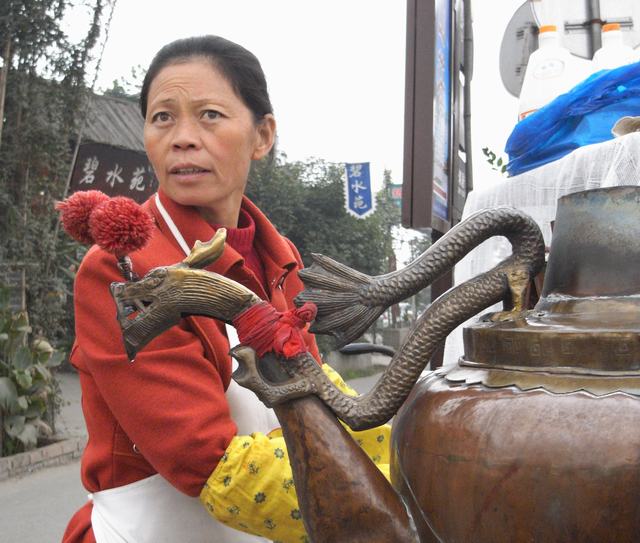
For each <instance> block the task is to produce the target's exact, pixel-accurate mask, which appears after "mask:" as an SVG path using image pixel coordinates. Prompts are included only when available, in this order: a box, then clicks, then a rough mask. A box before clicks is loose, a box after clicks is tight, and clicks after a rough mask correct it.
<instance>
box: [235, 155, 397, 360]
mask: <svg viewBox="0 0 640 543" xmlns="http://www.w3.org/2000/svg"><path fill="white" fill-rule="evenodd" d="M343 168H344V166H343V165H341V164H333V163H329V162H325V161H323V160H316V159H313V160H309V161H307V162H287V160H286V155H283V154H281V155H279V156H278V157H277V158H276V159H274V160H273V161H271V162H269V161H262V162H260V163H258V164H257V165H255V166H254V168H253V169H252V172H251V175H250V178H249V184H248V187H247V194H248V196H249V197H250V198H251V199H252V200H253V201H254V202H255V203H256V204H257V205H258V206H259V207H260V208H261V209H262V210H263V211H264V212H265V213H266V214H267V215H268V216H269V218H270V220H271V221H272V222H273V223H274V224H275V226H276V227H277V228H278V230H279V231H280V232H281V233H282V234H284V235H285V236H287V237H288V238H289V239H290V240H291V241H292V242H293V243H294V244H295V246H296V247H297V248H298V250H299V251H300V254H301V256H302V259H303V261H304V263H305V265H306V266H309V265H310V264H311V253H321V254H324V255H326V256H330V257H331V258H333V259H335V260H337V261H339V262H342V263H343V264H346V265H348V266H350V267H352V268H354V269H356V270H358V271H361V272H364V273H367V274H369V275H379V274H381V273H386V272H388V271H389V270H390V269H391V266H392V265H393V266H395V264H394V262H395V254H394V251H393V229H394V227H395V226H398V225H399V222H400V212H399V210H398V208H397V206H396V205H395V204H394V202H393V200H392V199H391V191H390V185H391V173H390V172H388V171H387V172H385V174H384V188H383V190H381V191H380V192H379V193H378V194H377V196H376V206H377V207H376V211H375V212H374V213H373V214H372V215H370V216H369V217H367V218H365V219H357V218H355V217H353V216H351V215H349V214H348V213H347V212H346V211H345V201H344V177H343V171H344V170H343ZM316 339H317V340H318V345H319V347H320V350H321V351H322V352H327V351H329V350H331V348H332V341H331V340H330V339H329V338H326V337H323V336H318V337H317V338H316ZM374 341H375V326H374Z"/></svg>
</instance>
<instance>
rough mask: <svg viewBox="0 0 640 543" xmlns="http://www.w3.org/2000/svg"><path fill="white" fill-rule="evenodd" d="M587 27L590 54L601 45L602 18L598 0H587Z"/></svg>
mask: <svg viewBox="0 0 640 543" xmlns="http://www.w3.org/2000/svg"><path fill="white" fill-rule="evenodd" d="M587 9H588V14H589V22H588V24H589V28H590V32H591V56H592V57H593V55H594V53H595V52H596V51H597V50H598V49H600V47H602V19H601V18H600V0H588V1H587Z"/></svg>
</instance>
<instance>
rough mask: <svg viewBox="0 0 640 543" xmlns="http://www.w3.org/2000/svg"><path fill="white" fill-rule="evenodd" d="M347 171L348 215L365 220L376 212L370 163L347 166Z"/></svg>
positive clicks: (346, 196)
mask: <svg viewBox="0 0 640 543" xmlns="http://www.w3.org/2000/svg"><path fill="white" fill-rule="evenodd" d="M345 170H346V174H347V176H346V177H347V179H346V185H345V189H346V190H345V200H346V205H347V213H349V214H351V215H353V216H354V217H357V218H359V219H364V218H365V217H366V216H367V215H369V214H370V213H373V210H374V199H373V193H372V191H371V175H370V172H369V163H368V162H360V163H352V164H345Z"/></svg>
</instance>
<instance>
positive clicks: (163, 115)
mask: <svg viewBox="0 0 640 543" xmlns="http://www.w3.org/2000/svg"><path fill="white" fill-rule="evenodd" d="M169 120H171V116H170V115H169V113H167V112H166V111H158V113H156V114H154V115H153V117H151V122H153V123H156V122H160V123H166V122H167V121H169Z"/></svg>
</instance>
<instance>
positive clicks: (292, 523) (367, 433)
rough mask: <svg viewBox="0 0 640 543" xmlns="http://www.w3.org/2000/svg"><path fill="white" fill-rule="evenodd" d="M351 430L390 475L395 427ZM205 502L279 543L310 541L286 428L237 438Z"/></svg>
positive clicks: (224, 518)
mask: <svg viewBox="0 0 640 543" xmlns="http://www.w3.org/2000/svg"><path fill="white" fill-rule="evenodd" d="M322 369H323V370H324V371H325V373H326V374H327V375H328V376H329V378H330V379H331V381H332V382H333V383H334V384H335V385H336V386H337V387H338V388H339V389H340V390H342V391H343V392H344V393H345V394H349V395H351V396H357V393H356V392H355V391H354V390H353V389H351V388H349V386H348V385H347V384H346V383H345V382H344V381H343V380H342V378H341V377H340V375H338V373H337V372H335V371H334V370H333V369H332V368H330V367H329V366H328V365H327V364H323V366H322ZM345 428H347V431H349V433H350V434H351V435H352V437H353V438H354V439H355V440H356V441H357V442H358V444H359V445H360V446H361V447H362V449H363V450H364V451H365V452H366V453H367V454H368V455H369V458H371V459H372V460H373V462H374V463H375V464H376V465H377V466H378V468H379V469H380V471H381V472H382V473H383V474H384V475H385V477H386V478H387V479H389V438H390V435H391V427H390V426H389V425H386V424H385V425H383V426H379V427H378V428H372V429H370V430H364V431H362V432H353V431H351V430H350V429H349V428H348V427H347V426H345ZM200 500H201V501H202V503H203V504H204V505H205V507H206V508H207V510H208V511H209V512H210V513H211V514H212V515H213V516H214V517H215V518H217V519H218V520H219V521H220V522H222V523H223V524H226V525H228V526H231V527H232V528H236V529H238V530H241V531H244V532H248V533H252V534H256V535H260V536H262V537H266V538H267V539H271V540H272V541H274V542H276V543H278V542H279V543H304V542H307V541H308V538H307V535H306V532H305V529H304V525H303V523H302V515H301V513H300V510H299V509H298V498H297V496H296V490H295V485H294V482H293V475H292V472H291V465H290V464H289V456H288V454H287V448H286V445H285V442H284V438H283V437H282V431H281V430H279V429H278V430H274V431H273V432H271V433H269V435H268V436H266V435H264V434H261V433H255V434H251V435H250V436H236V437H234V438H233V440H232V441H231V443H230V445H229V447H228V448H227V450H226V452H225V454H224V456H223V457H222V459H221V460H220V462H219V463H218V466H217V467H216V469H215V470H214V471H213V473H212V474H211V476H210V477H209V480H208V481H207V483H206V484H205V486H204V488H203V489H202V492H201V493H200Z"/></svg>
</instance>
